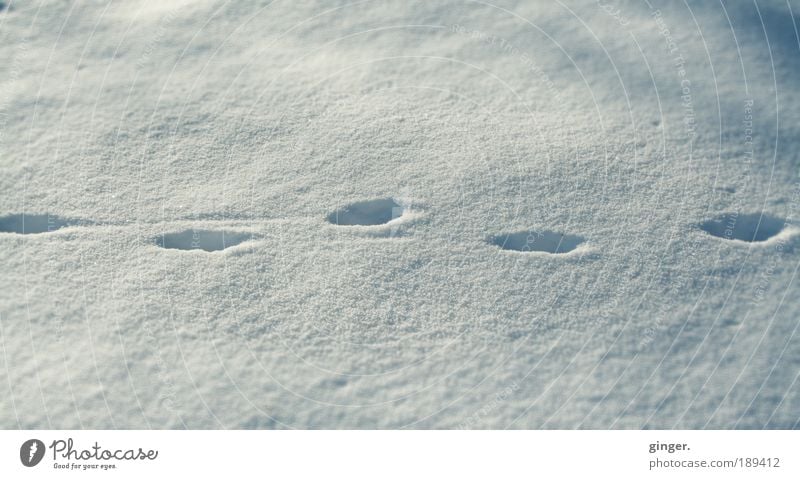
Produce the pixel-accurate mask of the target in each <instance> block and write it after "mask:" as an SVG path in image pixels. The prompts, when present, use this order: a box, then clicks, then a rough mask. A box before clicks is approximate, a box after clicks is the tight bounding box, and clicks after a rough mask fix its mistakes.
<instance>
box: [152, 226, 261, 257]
mask: <svg viewBox="0 0 800 479" xmlns="http://www.w3.org/2000/svg"><path fill="white" fill-rule="evenodd" d="M251 237H252V235H250V234H249V233H237V232H234V231H223V230H186V231H181V232H180V233H167V234H164V235H161V236H159V237H157V238H156V241H155V243H156V245H157V246H159V247H161V248H166V249H182V250H203V251H209V252H210V251H221V250H224V249H226V248H230V247H231V246H236V245H238V244H240V243H243V242H245V241H247V240H249V239H250V238H251Z"/></svg>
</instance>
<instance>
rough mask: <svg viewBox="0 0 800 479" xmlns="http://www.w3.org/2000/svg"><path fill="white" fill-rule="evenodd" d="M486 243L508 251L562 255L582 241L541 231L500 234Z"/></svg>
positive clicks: (578, 237)
mask: <svg viewBox="0 0 800 479" xmlns="http://www.w3.org/2000/svg"><path fill="white" fill-rule="evenodd" d="M488 241H489V243H490V244H493V245H495V246H499V247H500V248H502V249H505V250H510V251H521V252H525V253H537V252H538V253H549V254H564V253H569V252H570V251H574V250H575V249H577V248H578V246H579V245H580V244H581V243H583V242H584V239H583V238H582V237H580V236H577V235H570V234H563V233H557V232H554V231H547V230H543V231H520V232H517V233H506V234H500V235H497V236H492V237H490V238H489V240H488Z"/></svg>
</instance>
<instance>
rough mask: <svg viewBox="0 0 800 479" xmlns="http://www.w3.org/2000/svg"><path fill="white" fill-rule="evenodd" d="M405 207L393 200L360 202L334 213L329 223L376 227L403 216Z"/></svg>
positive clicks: (329, 218)
mask: <svg viewBox="0 0 800 479" xmlns="http://www.w3.org/2000/svg"><path fill="white" fill-rule="evenodd" d="M403 211H404V210H403V207H402V206H401V205H399V204H398V203H397V202H396V201H395V200H393V199H391V198H381V199H377V200H368V201H359V202H358V203H353V204H351V205H349V206H346V207H344V208H342V209H340V210H337V211H334V212H333V213H331V214H329V215H328V221H329V222H331V223H333V224H335V225H339V226H376V225H382V224H386V223H388V222H390V221H392V220H394V219H396V218H399V217H400V216H402V214H403Z"/></svg>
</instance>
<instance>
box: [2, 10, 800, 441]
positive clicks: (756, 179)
mask: <svg viewBox="0 0 800 479" xmlns="http://www.w3.org/2000/svg"><path fill="white" fill-rule="evenodd" d="M799 15H800V4H797V3H796V2H794V0H789V1H788V2H787V1H783V0H779V1H761V0H759V1H758V2H748V1H742V2H724V3H716V2H702V1H693V2H688V3H682V2H681V3H676V2H665V1H650V2H649V3H648V2H642V1H621V0H614V1H611V0H609V1H605V0H604V1H599V2H592V1H577V0H569V1H566V0H565V1H559V2H524V1H500V2H495V3H483V2H478V1H448V0H444V1H439V0H436V1H424V2H423V1H412V2H406V1H391V0H387V1H384V0H381V1H355V2H340V1H325V2H323V1H318V2H315V1H308V2H291V1H285V0H277V1H272V2H269V1H264V2H225V1H218V0H213V1H212V0H194V1H192V0H180V1H167V0H159V1H157V2H155V1H154V2H127V1H115V2H107V1H99V0H97V1H94V0H78V1H72V2H61V1H55V0H42V1H37V0H32V1H22V0H15V1H10V2H5V6H4V8H3V9H2V10H0V36H1V37H0V82H1V83H0V112H1V114H0V165H1V166H2V175H0V189H2V192H3V193H2V195H0V264H1V265H2V274H0V345H1V346H2V356H0V358H1V359H2V366H0V391H1V392H2V393H0V394H2V397H3V400H2V403H1V404H2V405H1V406H0V426H1V427H4V428H18V427H21V428H723V429H726V428H794V427H797V426H798V424H800V423H799V422H798V421H800V381H798V377H799V376H798V375H799V374H800V373H798V371H800V353H798V351H800V337H798V335H797V330H798V326H799V325H800V323H798V318H800V315H799V314H798V313H800V294H798V293H800V289H799V287H798V284H800V282H798V280H797V271H798V266H800V229H799V228H798V218H800V177H798V171H799V170H798V167H800V147H799V146H800V139H799V138H800V136H799V135H800V117H799V116H798V115H800V108H798V105H800V90H798V88H797V86H798V78H800V76H799V75H798V74H799V73H800V55H798V53H799V52H800V40H799V39H798V38H799V36H798V30H797V24H798V23H800V17H798V16H799ZM731 219H733V223H732V224H731V225H729V226H726V222H728V221H729V220H731ZM726 230H727V231H729V232H730V234H726ZM521 235H524V238H523V237H522V236H521ZM529 237H532V238H545V239H546V241H539V242H536V241H534V242H533V243H532V244H533V245H535V246H530V244H529V243H528V238H529ZM498 238H505V239H506V240H508V239H509V238H511V239H515V241H512V242H511V243H509V242H508V241H504V242H503V243H500V242H499V240H498ZM565 238H566V239H567V241H566V243H569V244H566V243H564V241H563V240H564V239H565ZM517 240H518V241H517ZM752 240H755V241H752ZM503 246H510V247H512V250H508V249H504V248H503ZM567 247H570V248H574V249H572V250H571V251H568V252H567V251H566V249H569V248H567ZM526 249H529V250H531V249H532V250H535V251H526Z"/></svg>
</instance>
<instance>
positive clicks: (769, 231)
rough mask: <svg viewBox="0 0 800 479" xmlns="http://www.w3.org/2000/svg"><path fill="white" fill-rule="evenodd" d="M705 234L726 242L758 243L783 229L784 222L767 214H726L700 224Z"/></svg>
mask: <svg viewBox="0 0 800 479" xmlns="http://www.w3.org/2000/svg"><path fill="white" fill-rule="evenodd" d="M700 229H702V230H703V231H705V232H706V233H708V234H710V235H712V236H716V237H718V238H722V239H726V240H738V241H746V242H750V243H758V242H764V241H767V240H769V239H770V238H772V237H774V236H776V235H777V234H779V233H780V232H781V231H783V229H784V221H783V220H781V219H780V218H776V217H774V216H770V215H767V214H763V215H762V214H760V213H750V214H737V213H726V214H724V215H722V216H720V217H718V218H714V219H711V220H708V221H705V222H703V223H701V224H700Z"/></svg>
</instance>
